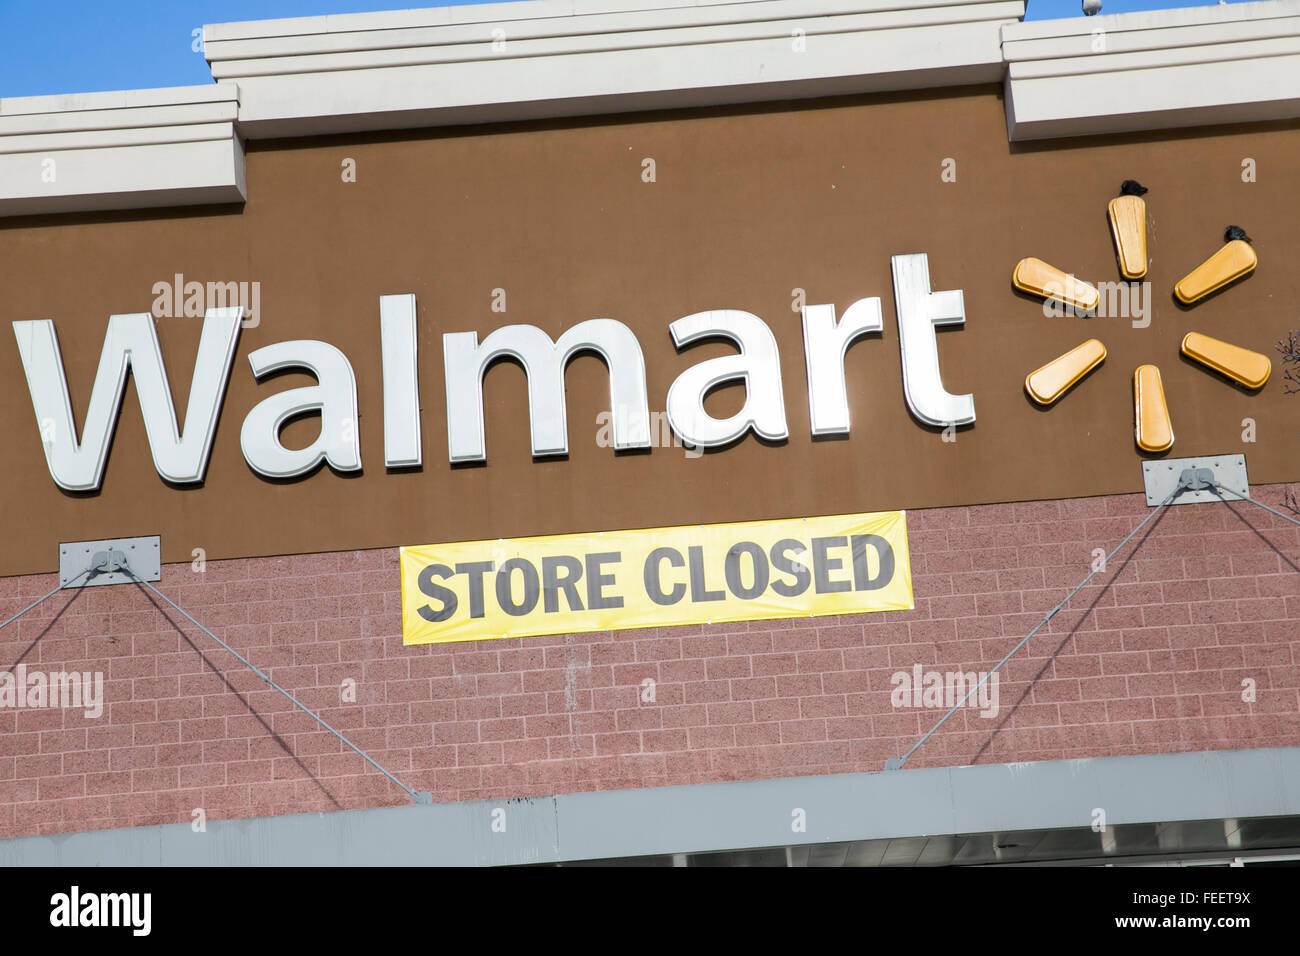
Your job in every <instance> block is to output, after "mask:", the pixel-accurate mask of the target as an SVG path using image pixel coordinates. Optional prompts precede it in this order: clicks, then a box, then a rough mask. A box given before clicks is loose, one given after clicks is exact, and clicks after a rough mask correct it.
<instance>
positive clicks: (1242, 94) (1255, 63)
mask: <svg viewBox="0 0 1300 956" xmlns="http://www.w3.org/2000/svg"><path fill="white" fill-rule="evenodd" d="M1002 53H1003V56H1004V57H1005V59H1006V62H1007V76H1006V88H1007V96H1006V103H1007V127H1008V132H1009V135H1010V137H1011V139H1013V140H1024V139H1042V138H1045V137H1059V136H1079V135H1088V134H1097V133H1114V132H1126V131H1130V130H1150V129H1166V128H1171V127H1183V126H1204V125H1209V124H1214V123H1243V122H1254V121H1262V120H1278V119H1291V118H1294V117H1296V116H1300V0H1268V2H1262V3H1240V4H1230V5H1224V6H1212V7H1189V8H1184V9H1181V10H1155V11H1147V12H1143V13H1124V14H1118V15H1116V16H1097V17H1089V18H1087V19H1083V18H1079V19H1072V20H1048V21H1043V22H1038V23H1015V24H1008V25H1005V26H1003V27H1002Z"/></svg>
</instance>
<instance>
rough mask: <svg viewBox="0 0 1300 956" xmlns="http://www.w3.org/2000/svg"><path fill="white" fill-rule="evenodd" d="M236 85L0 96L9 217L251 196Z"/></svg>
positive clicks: (4, 212)
mask: <svg viewBox="0 0 1300 956" xmlns="http://www.w3.org/2000/svg"><path fill="white" fill-rule="evenodd" d="M238 118H239V90H238V88H237V87H236V86H235V85H234V84H233V83H219V84H217V85H216V86H181V87H174V88H171V89H163V90H131V91H122V92H113V93H77V94H71V95H66V96H31V97H23V98H21V99H6V100H0V216H22V215H31V214H35V213H48V212H72V211H78V212H79V211H86V210H101V209H140V208H146V207H151V206H188V205H197V204H202V203H228V202H243V201H244V198H245V196H246V194H247V193H246V189H245V185H244V151H243V148H242V146H241V144H240V142H239V137H238V135H237V133H236V126H235V124H236V122H237V120H238Z"/></svg>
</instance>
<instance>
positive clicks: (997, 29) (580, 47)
mask: <svg viewBox="0 0 1300 956" xmlns="http://www.w3.org/2000/svg"><path fill="white" fill-rule="evenodd" d="M1023 14H1024V0H527V2H514V3H494V4H481V5H474V6H457V7H434V8H430V9H423V10H394V11H387V12H382V13H359V14H346V15H343V16H325V17H304V18H297V19H287V20H261V21H253V22H248V23H226V24H216V25H211V26H207V27H204V39H205V49H204V54H205V56H206V57H207V59H208V61H209V63H210V64H211V66H212V71H213V74H214V76H215V77H217V78H218V81H219V82H218V83H217V85H215V86H191V87H177V88H174V89H161V90H132V91H124V92H114V93H84V94H69V95H61V96H38V97H25V98H21V99H8V100H0V216H4V215H21V214H29V213H39V212H57V211H65V210H87V209H120V208H136V207H143V206H155V205H190V204H195V203H209V202H240V201H242V200H243V198H244V196H245V188H244V167H243V151H242V148H241V139H250V138H266V137H280V136H301V135H314V134H329V133H347V132H358V131H365V130H382V129H401V128H408V127H422V126H440V125H449V124H467V123H487V122H498V121H505V120H525V119H536V118H543V117H567V116H583V115H591V114H598V113H614V112H625V111H635V110H645V109H672V108H683V107H694V106H710V105H721V104H731V103H746V102H762V101H767V100H784V99H793V98H801V97H813V96H833V95H840V94H848V93H864V92H881V91H892V90H908V89H921V88H927V87H944V86H960V85H965V84H972V83H988V82H996V81H998V80H1001V81H1003V82H1004V84H1005V87H1006V106H1007V127H1008V135H1009V137H1010V138H1011V139H1013V140H1021V139H1037V138H1043V137H1060V136H1076V135H1088V134H1097V133H1113V132H1125V131H1130V130H1146V129H1160V128H1167V127H1175V126H1198V125H1207V124H1215V123H1241V122H1252V121H1262V120H1276V119H1286V118H1292V117H1296V116H1300V0H1269V2H1259V3H1241V4H1231V5H1216V6H1207V7H1193V8H1184V9H1179V10H1158V11H1148V12H1142V13H1127V14H1118V15H1114V16H1097V17H1089V18H1084V17H1074V18H1070V19H1065V20H1049V21H1039V22H1033V23H1022V22H1020V18H1021V17H1022V16H1023ZM1099 39H1100V42H1101V44H1102V46H1101V48H1099V49H1098V51H1096V52H1094V46H1095V45H1096V44H1097V43H1098V40H1099ZM494 41H496V45H495V47H494ZM501 41H504V46H502V45H501ZM796 41H799V42H796ZM800 47H802V48H803V51H802V52H800V49H799V48H800ZM47 160H49V161H53V162H54V164H55V167H56V168H57V170H58V176H57V178H56V179H55V180H54V181H52V182H46V181H45V179H44V178H43V173H44V172H45V171H46V170H47V169H48V166H49V164H48V162H47Z"/></svg>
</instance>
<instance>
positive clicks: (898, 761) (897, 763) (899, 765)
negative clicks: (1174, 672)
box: [885, 481, 1285, 770]
mask: <svg viewBox="0 0 1300 956" xmlns="http://www.w3.org/2000/svg"><path fill="white" fill-rule="evenodd" d="M1184 487H1186V485H1185V483H1184V482H1182V481H1180V482H1179V484H1178V486H1177V487H1176V488H1174V490H1173V491H1171V492H1170V493H1169V497H1168V498H1166V499H1165V500H1164V501H1162V502H1160V504H1159V505H1157V506H1156V509H1155V510H1154V511H1152V512H1151V513H1150V514H1149V515H1147V516H1146V517H1145V518H1143V519H1142V521H1141V522H1140V523H1139V524H1138V526H1137V527H1136V528H1134V529H1133V530H1132V531H1130V532H1129V533H1128V534H1127V535H1125V536H1124V540H1123V541H1121V542H1120V543H1119V544H1117V545H1115V548H1114V550H1113V551H1111V552H1110V554H1108V555H1106V557H1105V559H1104V560H1103V561H1102V564H1101V567H1102V568H1104V567H1106V565H1107V564H1109V563H1110V560H1111V559H1112V558H1113V557H1115V555H1116V554H1118V553H1119V552H1120V551H1121V550H1122V549H1123V547H1124V545H1126V544H1128V543H1129V542H1130V541H1131V540H1133V536H1134V535H1136V534H1137V533H1138V532H1139V531H1141V530H1142V529H1143V528H1144V527H1146V524H1147V522H1148V521H1150V520H1151V519H1152V518H1154V517H1155V516H1156V515H1158V514H1160V512H1162V511H1164V510H1165V508H1167V507H1168V506H1169V504H1170V503H1171V502H1172V501H1173V500H1174V499H1175V498H1176V497H1178V494H1179V492H1181V491H1182V490H1183V488H1184ZM1283 517H1285V515H1283ZM1099 570H1100V569H1099V568H1096V567H1094V568H1093V569H1092V570H1091V571H1090V572H1089V573H1088V576H1087V577H1086V578H1084V579H1083V580H1082V581H1080V582H1079V583H1078V584H1077V585H1075V588H1074V590H1073V591H1071V592H1070V593H1069V594H1067V595H1066V596H1065V597H1064V598H1063V599H1062V600H1061V602H1060V603H1059V604H1057V605H1056V607H1054V608H1052V609H1051V610H1050V611H1048V612H1047V614H1045V615H1044V616H1043V619H1042V620H1041V621H1039V622H1038V623H1037V624H1035V625H1034V629H1033V630H1032V631H1030V632H1029V633H1028V634H1026V635H1025V636H1024V638H1023V639H1022V640H1021V641H1020V643H1019V644H1017V645H1016V646H1015V647H1013V648H1011V650H1010V651H1008V652H1007V655H1006V656H1005V657H1004V658H1002V660H1000V661H998V662H997V664H995V665H994V667H993V669H992V670H991V671H989V672H988V673H987V674H985V675H984V676H983V678H981V679H980V681H979V683H977V684H976V685H975V686H974V687H972V688H971V689H970V691H969V692H968V693H967V694H966V696H965V697H963V698H962V699H961V700H959V701H957V703H955V704H953V706H952V709H951V710H949V711H948V713H946V714H944V715H943V716H942V717H941V718H939V722H938V723H937V724H935V725H934V726H933V727H931V728H930V729H929V730H928V731H927V732H926V734H925V736H923V737H922V738H921V739H920V740H918V741H917V742H916V743H914V744H913V745H912V748H911V749H910V750H909V751H908V752H907V753H905V754H903V756H901V757H898V758H895V759H893V760H887V761H886V762H885V769H886V770H901V769H903V764H905V763H907V758H908V757H910V756H912V754H914V753H916V751H917V750H918V749H919V748H920V746H921V745H922V744H923V743H925V742H926V741H927V740H929V739H930V737H931V736H933V734H934V732H935V731H936V730H938V729H939V728H940V727H942V726H943V725H944V723H946V722H947V720H948V718H949V717H951V716H952V715H953V714H955V713H957V711H958V710H960V709H961V708H962V706H963V705H964V704H965V703H966V701H968V700H970V699H971V697H973V696H975V693H976V691H978V690H979V689H980V688H981V687H983V686H984V684H985V683H987V682H988V679H989V678H990V677H992V676H993V675H994V674H996V673H997V672H998V670H999V669H1000V668H1001V667H1002V665H1003V664H1005V663H1006V662H1007V661H1009V660H1011V658H1012V657H1013V656H1014V655H1015V653H1016V651H1018V650H1020V648H1022V647H1024V646H1025V645H1026V644H1027V643H1029V639H1030V638H1031V637H1033V636H1034V635H1035V634H1037V633H1038V632H1039V631H1040V630H1041V629H1042V628H1043V626H1044V625H1045V624H1047V622H1048V621H1050V620H1051V619H1052V618H1054V617H1055V616H1056V614H1057V612H1058V611H1060V610H1061V608H1063V607H1065V605H1066V604H1068V603H1069V602H1070V598H1072V597H1074V596H1075V595H1076V594H1078V593H1079V592H1080V591H1081V590H1083V588H1084V586H1085V585H1087V583H1088V582H1089V581H1091V580H1092V579H1093V576H1094V575H1096V574H1097V572H1098V571H1099Z"/></svg>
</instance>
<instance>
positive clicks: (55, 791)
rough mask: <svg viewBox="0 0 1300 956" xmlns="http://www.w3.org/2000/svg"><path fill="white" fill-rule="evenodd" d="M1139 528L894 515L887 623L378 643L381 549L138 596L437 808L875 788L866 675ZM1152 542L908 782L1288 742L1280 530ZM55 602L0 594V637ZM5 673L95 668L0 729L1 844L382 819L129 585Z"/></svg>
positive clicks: (47, 629)
mask: <svg viewBox="0 0 1300 956" xmlns="http://www.w3.org/2000/svg"><path fill="white" fill-rule="evenodd" d="M1256 495H1257V497H1259V498H1260V500H1262V501H1265V502H1267V503H1269V504H1272V505H1274V506H1275V507H1280V506H1281V502H1282V498H1283V489H1282V488H1281V487H1278V486H1275V487H1268V488H1260V489H1256ZM1147 511H1148V509H1147V508H1146V506H1145V504H1144V502H1143V499H1142V497H1141V496H1139V495H1126V496H1116V497H1108V498H1091V499H1077V500H1070V501H1059V502H1056V501H1049V502H1035V503H1026V504H1011V505H996V506H985V507H971V508H949V509H940V510H932V511H920V512H912V513H911V514H909V516H908V520H909V535H910V542H911V551H912V570H913V574H914V578H915V591H916V604H917V607H916V610H915V611H910V612H890V613H884V614H866V615H856V616H846V617H836V618H812V619H798V620H791V621H765V622H756V623H752V624H745V623H739V624H716V625H711V626H704V627H676V628H661V629H657V630H640V631H621V632H612V633H596V634H575V635H561V636H555V637H534V638H524V639H518V640H499V641H485V642H480V643H473V644H460V645H443V646H428V647H416V648H406V647H403V646H402V643H401V622H400V616H399V605H400V596H399V592H398V571H397V553H396V550H395V549H393V550H382V551H359V552H342V553H337V554H317V555H304V556H297V557H282V558H265V559H255V560H240V561H217V562H210V563H208V565H207V567H206V571H205V572H204V573H202V574H200V573H196V572H195V571H194V570H192V569H191V567H190V566H188V565H177V566H170V567H167V568H165V569H164V571H163V579H162V582H161V584H160V587H161V589H162V590H163V591H164V592H165V593H167V594H168V595H169V596H171V597H172V598H173V600H175V601H177V602H178V603H179V604H180V605H181V606H182V607H184V608H186V609H187V610H188V611H189V612H190V613H192V614H193V615H195V616H196V617H197V618H198V619H199V620H200V621H202V622H203V623H204V624H205V625H207V626H208V627H210V628H211V629H213V630H214V631H215V632H216V633H218V634H219V635H220V636H221V637H222V639H223V640H226V641H227V642H229V643H230V644H231V645H232V646H233V647H235V648H237V649H238V650H239V651H240V652H241V653H243V654H245V655H246V656H247V657H249V658H250V659H251V660H252V661H253V662H254V663H256V664H258V665H259V666H261V667H262V668H264V669H266V670H267V671H268V672H269V673H270V674H271V676H272V677H273V678H274V679H275V680H277V681H278V682H280V683H281V684H283V685H284V686H285V687H287V688H288V689H289V690H291V691H292V692H293V693H295V694H297V695H298V696H299V697H300V699H301V700H303V702H304V703H306V704H307V705H308V706H310V707H312V708H314V709H316V710H317V711H318V712H319V713H320V714H321V715H322V716H323V717H324V719H326V720H327V721H329V722H330V723H332V724H333V725H334V726H335V727H337V728H339V729H340V730H341V731H343V732H344V733H346V734H347V735H348V736H349V737H351V738H352V739H353V740H354V741H356V743H357V744H359V745H360V746H362V747H364V748H366V749H367V750H368V751H369V752H370V753H371V754H372V755H373V756H374V757H375V758H376V759H377V760H379V761H380V763H382V764H383V765H384V766H386V767H388V768H389V769H390V770H392V771H393V772H394V773H395V774H397V775H398V776H399V777H401V778H402V779H404V780H405V781H406V782H407V783H409V784H410V785H412V786H414V787H416V788H417V789H421V790H425V789H428V790H432V791H433V793H434V795H435V798H436V799H438V800H440V801H445V800H470V799H478V798H504V797H510V796H519V795H530V794H549V793H557V792H566V791H575V790H590V789H614V788H625V787H643V786H657V785H666V784H690V783H704V782H714V781H724V780H738V779H750V778H763V777H774V776H786V775H804V774H820V773H843V772H856V771H874V770H879V769H881V767H882V765H883V764H884V761H885V759H886V758H888V757H892V756H897V755H898V754H900V753H901V752H902V751H903V750H905V749H906V748H907V747H909V746H910V745H911V744H912V743H913V742H914V741H915V739H916V738H917V737H918V736H919V735H920V734H921V733H922V732H923V731H925V730H926V729H928V728H929V727H930V726H931V724H932V723H933V722H934V721H935V720H936V719H937V718H938V716H939V715H940V714H941V713H942V711H941V710H916V709H912V708H906V709H901V710H899V709H895V708H894V707H893V706H892V705H891V701H890V691H891V684H890V677H891V675H892V674H893V673H894V672H896V671H899V670H910V669H911V668H912V666H913V665H914V664H917V663H920V664H922V665H924V666H925V668H926V669H931V668H933V669H935V670H942V671H947V670H956V669H961V670H977V671H978V670H987V669H988V668H989V667H991V666H992V664H994V663H995V662H996V661H997V660H998V659H999V658H1001V657H1002V656H1003V655H1004V654H1005V653H1006V652H1007V651H1008V650H1010V649H1011V648H1012V647H1013V646H1014V645H1015V644H1016V643H1017V642H1018V641H1019V640H1020V638H1021V637H1023V636H1024V635H1025V634H1026V633H1028V631H1029V630H1030V628H1032V627H1033V626H1034V625H1035V624H1036V623H1037V622H1038V620H1039V619H1040V618H1041V616H1042V615H1043V614H1044V613H1045V612H1046V611H1047V610H1048V609H1049V608H1051V607H1052V606H1054V605H1055V604H1056V603H1057V602H1058V601H1059V600H1060V599H1061V598H1062V597H1063V596H1064V595H1065V593H1066V592H1067V591H1068V590H1069V588H1071V587H1073V586H1074V585H1075V584H1077V583H1078V581H1079V580H1080V579H1081V578H1082V577H1083V575H1084V574H1086V573H1087V571H1088V569H1089V567H1090V565H1091V561H1092V552H1093V549H1094V548H1103V549H1105V550H1107V551H1109V550H1110V549H1111V548H1112V547H1114V545H1115V544H1117V543H1118V542H1119V540H1120V539H1121V538H1122V537H1123V536H1124V535H1125V534H1126V533H1128V531H1129V530H1130V529H1132V528H1133V527H1134V525H1135V524H1136V523H1137V522H1138V521H1139V520H1141V517H1142V516H1143V515H1145V514H1146V513H1147ZM1153 524H1154V527H1153V526H1148V528H1149V529H1150V534H1149V536H1147V537H1145V539H1142V541H1141V544H1140V547H1138V549H1137V551H1136V556H1134V557H1133V558H1132V560H1125V556H1123V555H1122V556H1121V557H1120V558H1118V559H1116V560H1115V561H1114V562H1112V564H1111V565H1110V566H1109V567H1108V568H1107V570H1106V573H1105V574H1103V575H1098V577H1097V578H1096V579H1094V581H1095V582H1099V583H1096V584H1094V586H1090V587H1089V588H1087V589H1085V590H1084V591H1082V592H1080V593H1079V594H1078V595H1077V596H1076V597H1075V599H1074V601H1072V602H1071V604H1070V606H1069V608H1068V609H1067V610H1065V611H1062V612H1061V613H1060V614H1058V615H1057V616H1056V618H1055V619H1053V621H1052V622H1051V624H1050V625H1049V626H1048V627H1046V628H1044V629H1043V630H1042V631H1040V632H1039V634H1038V635H1037V636H1036V637H1035V638H1034V639H1033V640H1032V641H1031V642H1030V643H1029V644H1028V645H1027V646H1026V647H1025V648H1024V649H1023V650H1022V651H1021V652H1020V653H1019V654H1018V655H1017V656H1016V657H1015V658H1014V659H1013V660H1012V661H1011V662H1010V663H1009V664H1008V665H1007V667H1006V668H1005V669H1004V672H1003V674H1004V676H1003V679H1002V681H1001V684H1000V703H1001V712H1000V714H999V715H998V717H997V718H996V719H992V720H987V719H981V718H980V717H978V716H977V715H976V714H975V713H974V712H972V711H963V712H962V713H960V714H958V715H957V716H955V717H954V718H953V719H952V720H951V721H949V723H948V724H947V725H945V727H944V728H943V729H942V730H941V731H940V732H939V733H938V734H937V735H936V736H935V737H933V738H932V739H931V740H930V741H929V742H927V744H926V745H925V746H924V747H923V748H922V749H921V750H920V751H918V753H917V754H916V755H915V756H914V757H913V758H912V760H911V761H910V763H909V766H933V765H956V764H968V763H975V762H978V763H990V762H1002V761H1026V760H1053V759H1061V758H1071V757H1100V756H1110V755H1118V754H1139V753H1160V752H1167V751H1193V750H1206V749H1221V748H1241V747H1277V746H1295V745H1300V690H1298V688H1300V669H1298V668H1297V666H1296V665H1297V664H1300V572H1298V571H1297V567H1298V566H1300V537H1297V533H1298V532H1300V529H1298V528H1296V527H1295V526H1293V525H1289V524H1287V523H1285V522H1283V521H1281V520H1280V519H1277V518H1275V517H1273V516H1271V515H1269V514H1267V513H1265V512H1264V511H1262V510H1260V509H1258V508H1254V507H1253V506H1251V505H1247V504H1234V505H1231V506H1225V505H1222V504H1215V505H1188V506H1179V507H1176V508H1172V509H1170V510H1169V511H1168V512H1167V513H1166V514H1165V515H1164V516H1163V517H1162V518H1161V519H1160V520H1159V521H1158V522H1157V523H1153ZM1128 553H1132V552H1131V549H1130V550H1129V551H1127V552H1126V554H1128ZM55 583H56V581H55V579H54V577H53V576H52V575H41V576H32V577H22V578H9V579H4V580H0V617H3V618H7V617H8V616H9V615H10V614H12V613H14V612H16V611H17V610H18V609H19V608H21V607H23V606H24V605H26V604H27V603H29V602H30V601H31V600H33V599H34V598H35V597H37V596H39V595H40V594H42V593H44V592H45V591H48V590H49V589H50V588H52V587H53V586H54V584H55ZM176 623H180V624H181V625H183V626H182V627H181V628H180V629H178V628H177V627H176V626H175V624H176ZM19 663H25V664H27V665H28V667H29V668H37V669H41V670H46V671H51V670H70V669H74V668H75V669H77V670H89V671H94V670H101V671H103V672H104V674H105V698H106V706H105V711H104V714H103V716H102V717H101V718H99V719H98V720H93V719H87V718H86V717H85V716H84V715H83V714H82V713H81V712H80V711H71V710H22V711H15V710H12V709H8V710H0V837H10V836H19V835H26V834H33V833H50V832H62V831H72V830H87V829H97V828H104V827H125V826H142V825H148V824H160V823H177V822H189V821H190V820H191V813H192V811H193V810H194V809H195V808H203V809H204V811H205V813H206V814H207V816H208V818H209V819H220V818H229V817H243V816H260V815H267V814H279V813H301V812H307V811H316V810H329V809H334V808H356V807H367V806H378V805H385V804H396V803H402V802H405V801H406V799H407V798H406V797H405V795H404V794H402V793H401V792H400V791H399V790H398V789H397V788H396V787H394V786H393V785H392V784H391V783H389V782H388V781H387V780H386V779H385V778H384V777H383V776H381V775H380V774H379V773H378V772H376V771H374V770H373V769H372V768H370V767H369V766H367V765H365V764H364V763H363V762H362V760H361V759H360V758H359V757H358V756H356V754H354V753H352V752H351V751H345V749H344V748H343V746H342V745H341V744H340V743H339V742H338V741H337V740H336V739H334V738H333V737H331V736H330V735H329V734H327V733H325V732H324V731H322V730H320V729H319V728H318V727H317V725H316V724H315V723H314V722H313V721H312V720H311V719H310V718H309V717H307V716H306V715H305V714H303V713H301V712H300V711H295V710H294V709H293V708H292V705H290V704H289V703H288V702H287V701H286V700H285V699H284V698H282V697H281V696H280V695H278V694H277V693H276V692H275V691H273V690H271V689H269V688H268V687H266V685H265V684H263V683H262V682H261V681H259V680H258V679H257V678H256V677H255V676H254V675H252V674H251V673H249V672H248V671H247V670H246V669H245V668H244V667H243V666H241V665H239V664H238V662H236V661H235V660H234V659H233V658H232V657H231V656H230V655H229V654H227V653H226V652H225V651H223V650H221V649H220V648H219V647H217V646H216V645H214V644H213V643H212V641H211V640H209V639H208V638H207V637H205V636H203V635H202V634H201V633H198V632H196V631H195V630H194V629H193V628H192V627H191V626H189V625H188V624H187V623H186V622H184V621H183V619H181V618H179V616H177V615H176V614H175V613H174V612H172V611H171V610H170V609H167V613H164V612H163V611H161V610H160V609H159V607H158V606H156V605H155V604H154V603H153V602H152V600H151V596H150V595H148V594H147V593H145V592H143V591H142V590H140V589H138V588H136V587H131V586H119V587H106V588H92V589H87V590H85V591H83V592H81V593H79V594H72V593H71V592H68V593H60V594H58V595H56V596H55V597H54V598H52V599H51V600H49V601H48V602H46V603H45V604H44V605H42V606H41V607H40V608H38V609H36V610H34V611H32V612H30V613H29V614H27V615H26V616H25V617H23V618H22V619H21V620H20V621H18V622H17V623H15V624H13V625H10V626H9V627H8V628H6V629H4V630H3V631H0V670H13V669H14V668H15V667H16V665H17V664H19ZM349 678H351V679H353V680H355V681H356V682H357V703H355V704H345V703H341V700H340V685H341V684H342V683H343V682H344V681H345V680H347V679H349ZM646 678H653V679H654V680H655V681H656V688H655V690H656V694H655V696H656V700H655V702H654V703H643V702H641V700H640V694H641V684H642V681H643V680H645V679H646ZM1243 678H1251V679H1253V680H1254V681H1255V684H1256V687H1257V690H1256V693H1257V699H1256V700H1255V701H1254V702H1250V703H1248V702H1245V701H1243V699H1242V680H1243Z"/></svg>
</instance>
